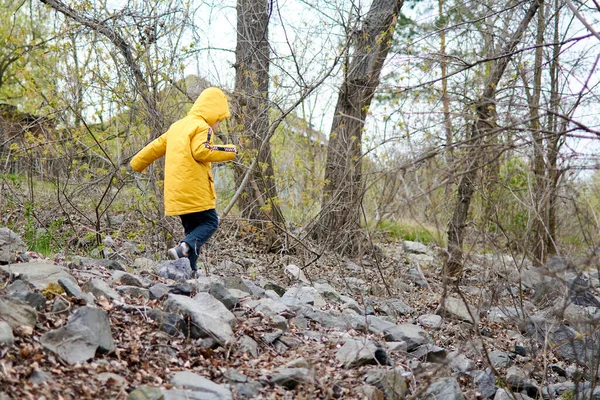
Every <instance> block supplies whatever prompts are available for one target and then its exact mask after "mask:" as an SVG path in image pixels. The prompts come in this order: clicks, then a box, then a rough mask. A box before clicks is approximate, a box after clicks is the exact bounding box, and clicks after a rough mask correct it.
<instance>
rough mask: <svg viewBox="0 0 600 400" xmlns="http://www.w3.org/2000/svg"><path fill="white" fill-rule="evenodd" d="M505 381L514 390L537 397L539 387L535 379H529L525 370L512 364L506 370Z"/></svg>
mask: <svg viewBox="0 0 600 400" xmlns="http://www.w3.org/2000/svg"><path fill="white" fill-rule="evenodd" d="M506 382H507V383H508V384H509V385H510V387H511V389H512V390H514V391H515V392H522V391H526V392H527V395H528V396H530V397H533V398H535V397H537V394H538V392H539V387H538V385H537V384H536V383H535V381H533V380H531V379H529V377H528V376H527V374H526V373H525V371H523V370H522V369H521V368H519V367H516V366H512V367H510V368H508V370H507V371H506Z"/></svg>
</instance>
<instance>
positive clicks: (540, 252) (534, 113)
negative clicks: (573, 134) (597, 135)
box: [529, 0, 548, 265]
mask: <svg viewBox="0 0 600 400" xmlns="http://www.w3.org/2000/svg"><path fill="white" fill-rule="evenodd" d="M537 23H538V26H537V35H536V45H537V47H536V49H535V65H534V74H533V96H532V98H531V103H530V105H529V109H530V115H531V134H532V136H533V173H534V175H535V188H534V196H533V197H534V209H535V213H534V216H533V218H534V219H533V221H534V223H533V236H534V237H533V256H534V259H535V260H536V263H537V264H538V265H541V264H543V263H544V262H545V260H546V256H547V252H548V250H547V247H546V245H547V242H548V192H547V190H546V186H547V181H546V162H545V161H544V152H545V151H544V148H545V146H544V136H543V134H542V123H541V120H540V111H539V110H540V102H541V93H542V68H543V66H542V62H543V47H542V45H543V43H544V28H545V19H544V1H543V0H540V10H539V12H538V20H537Z"/></svg>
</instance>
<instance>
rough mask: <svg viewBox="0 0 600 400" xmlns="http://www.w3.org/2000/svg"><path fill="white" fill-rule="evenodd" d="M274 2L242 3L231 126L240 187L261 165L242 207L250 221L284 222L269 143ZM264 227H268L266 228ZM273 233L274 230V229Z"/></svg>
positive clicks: (248, 0) (241, 200)
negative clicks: (238, 159) (237, 152)
mask: <svg viewBox="0 0 600 400" xmlns="http://www.w3.org/2000/svg"><path fill="white" fill-rule="evenodd" d="M272 7H273V3H272V2H269V1H267V0H238V2H237V46H236V52H235V53H236V62H235V69H236V77H235V88H234V92H233V96H232V97H233V118H232V125H233V130H234V134H235V136H236V137H237V138H238V142H239V143H240V145H241V146H242V148H244V150H245V151H244V153H243V154H244V156H243V157H242V159H241V163H240V164H238V165H237V167H236V169H235V171H236V182H237V185H238V186H239V185H241V183H242V181H243V179H244V175H245V172H246V168H247V167H248V165H250V163H251V159H252V158H254V157H257V159H258V162H257V164H256V165H257V166H256V167H254V168H253V169H252V171H251V172H250V173H251V175H250V180H249V181H248V183H247V184H246V185H245V190H244V192H243V194H242V195H241V196H240V197H239V200H238V205H239V208H240V211H241V215H242V216H243V217H244V218H247V219H249V220H251V221H257V222H258V221H268V220H271V221H273V222H275V223H277V224H280V225H281V224H284V223H285V221H284V218H283V215H282V213H281V210H280V209H279V205H278V201H279V200H278V196H277V188H276V186H275V176H274V172H273V160H272V156H271V145H270V143H269V139H270V138H269V137H268V132H269V130H268V128H269V110H270V108H271V104H270V103H269V79H270V77H269V63H270V57H269V54H270V49H269V18H270V16H271V15H272V12H273V9H272ZM262 226H263V227H265V225H262ZM271 229H272V228H271Z"/></svg>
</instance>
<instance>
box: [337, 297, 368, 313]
mask: <svg viewBox="0 0 600 400" xmlns="http://www.w3.org/2000/svg"><path fill="white" fill-rule="evenodd" d="M340 301H341V302H342V309H346V308H349V309H351V310H354V311H356V312H357V313H358V314H363V315H364V314H365V308H364V307H362V306H361V305H360V304H358V302H357V301H356V300H354V299H353V298H352V297H348V296H340Z"/></svg>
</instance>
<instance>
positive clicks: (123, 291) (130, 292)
mask: <svg viewBox="0 0 600 400" xmlns="http://www.w3.org/2000/svg"><path fill="white" fill-rule="evenodd" d="M116 289H117V292H119V294H120V295H121V296H129V297H131V298H136V297H141V298H142V299H150V290H148V289H144V288H141V287H139V286H117V287H116Z"/></svg>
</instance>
